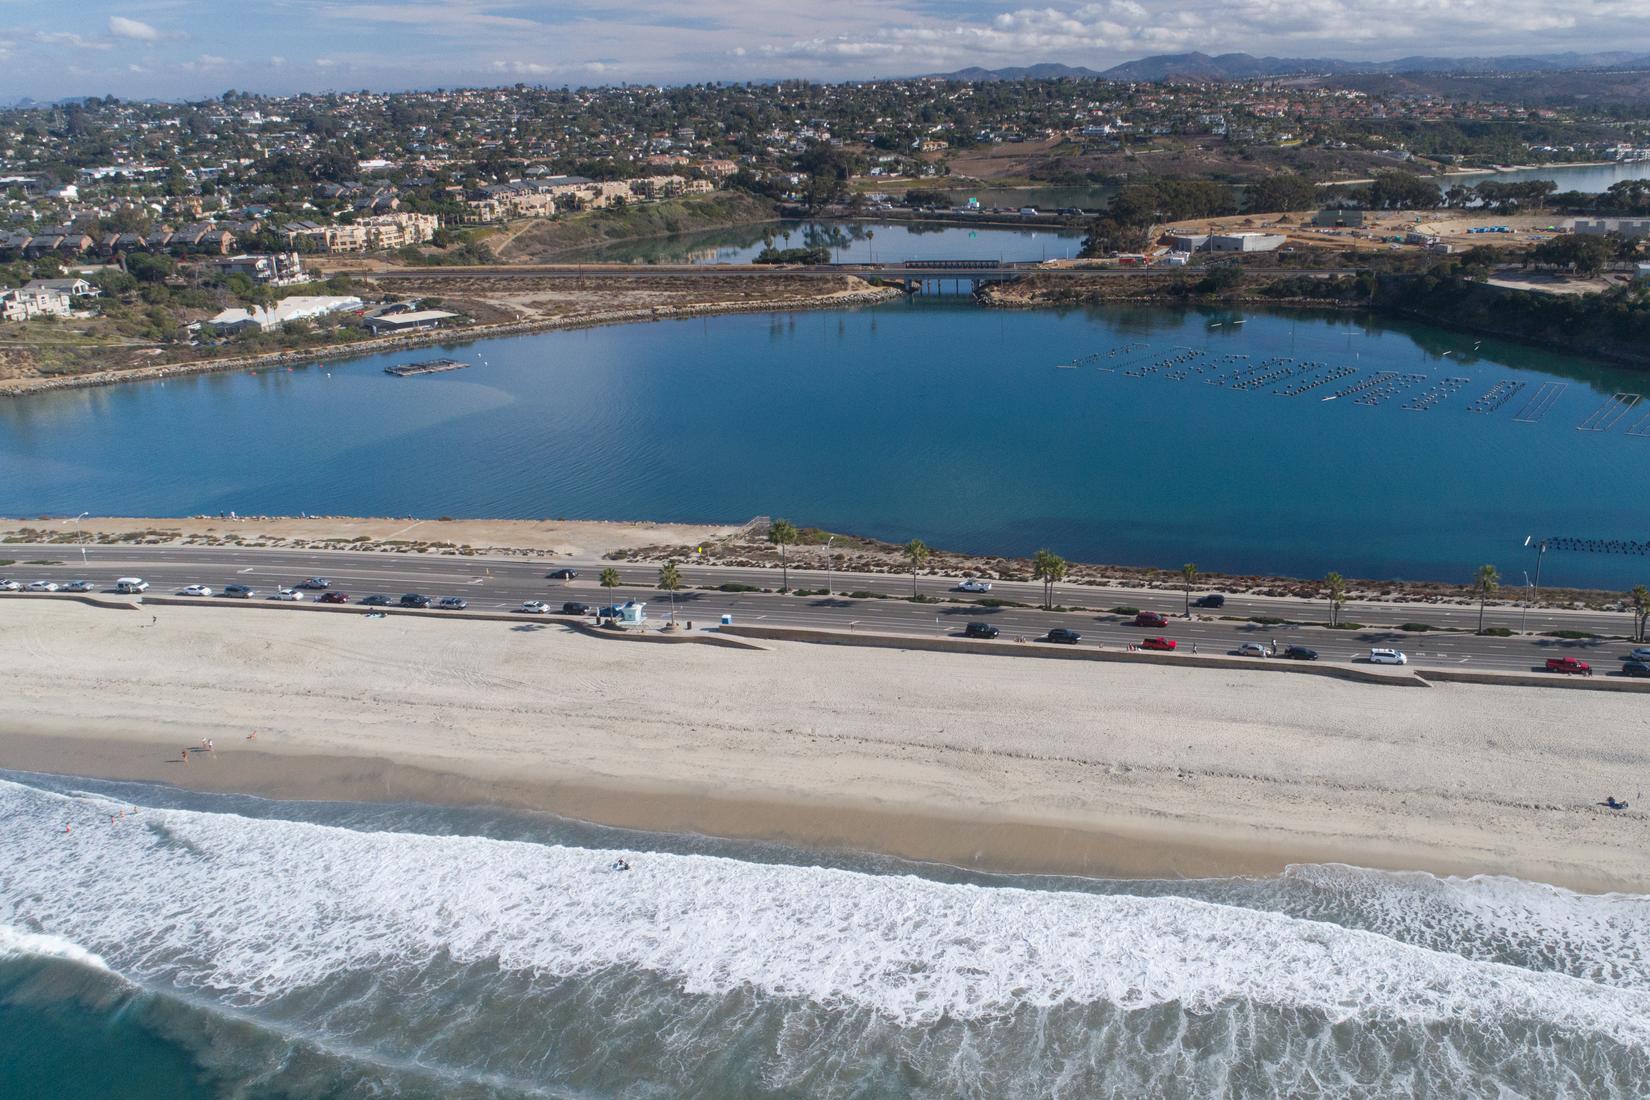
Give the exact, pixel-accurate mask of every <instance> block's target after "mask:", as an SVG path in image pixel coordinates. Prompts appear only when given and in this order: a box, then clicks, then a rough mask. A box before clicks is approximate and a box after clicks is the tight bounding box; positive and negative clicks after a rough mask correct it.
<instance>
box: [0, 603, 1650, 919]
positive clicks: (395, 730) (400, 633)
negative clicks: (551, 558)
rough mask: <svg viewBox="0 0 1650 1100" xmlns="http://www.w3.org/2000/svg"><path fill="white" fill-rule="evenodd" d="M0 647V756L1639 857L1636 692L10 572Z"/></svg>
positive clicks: (1016, 840)
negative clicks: (798, 640) (752, 638)
mask: <svg viewBox="0 0 1650 1100" xmlns="http://www.w3.org/2000/svg"><path fill="white" fill-rule="evenodd" d="M0 646H3V649H0V652H4V653H5V654H6V664H7V684H8V688H7V690H6V692H5V693H3V694H0V767H11V768H20V769H26V770H41V771H53V772H61V773H68V774H82V775H103V776H122V777H131V778H148V779H157V778H158V779H162V780H166V781H170V782H175V783H180V784H186V785H190V786H198V787H202V788H210V789H220V790H244V791H250V792H256V793H265V794H270V795H274V796H278V797H317V798H363V799H366V798H406V799H422V800H432V801H459V802H471V801H487V802H494V803H499V804H505V805H512V806H526V807H535V808H542V809H548V810H552V811H556V812H560V813H564V814H567V815H569V816H575V817H580V818H584V819H589V820H596V821H603V822H608V823H613V824H621V825H631V826H640V827H646V828H660V829H669V830H694V831H703V832H710V833H717V834H722V835H732V836H749V837H768V838H775V839H783V840H788V841H794V842H801V843H806V844H813V845H821V846H849V847H858V848H870V849H879V850H884V851H888V852H891V853H894V854H898V855H905V856H911V857H918V858H931V859H936V860H941V861H945V862H951V863H959V864H970V865H975V866H983V867H997V868H1018V869H1027V870H1050V871H1053V870H1078V871H1090V872H1101V873H1108V872H1109V873H1128V874H1217V873H1235V872H1264V871H1269V870H1273V869H1276V868H1279V867H1281V866H1282V865H1284V864H1285V863H1288V862H1302V861H1324V860H1341V861H1345V862H1351V863H1358V864H1363V865H1369V866H1379V867H1389V868H1414V869H1426V870H1436V871H1444V872H1464V873H1472V872H1500V873H1508V874H1513V875H1518V876H1520V877H1524V878H1532V879H1540V880H1546V881H1553V882H1559V883H1563V884H1566V885H1571V886H1575V887H1578V888H1583V889H1614V888H1620V889H1631V890H1637V891H1642V890H1645V889H1646V888H1650V861H1647V860H1646V859H1645V857H1644V851H1645V848H1646V842H1647V841H1650V818H1647V817H1646V816H1645V815H1644V814H1643V813H1642V811H1641V804H1640V803H1639V800H1638V797H1637V788H1638V785H1639V784H1641V783H1642V782H1643V779H1644V777H1645V776H1647V775H1650V740H1647V735H1650V717H1647V715H1646V712H1645V711H1644V708H1643V702H1642V700H1641V699H1639V698H1638V697H1637V696H1631V695H1615V694H1613V693H1602V692H1600V693H1594V692H1575V691H1543V690H1540V689H1529V688H1496V687H1478V686H1468V685H1445V686H1440V687H1436V688H1432V689H1413V688H1412V689H1399V688H1386V687H1376V686H1362V685H1356V684H1348V683H1341V682H1338V681H1333V680H1327V679H1319V678H1317V677H1308V676H1280V675H1277V674H1268V673H1255V672H1245V671H1239V670H1226V669H1220V670H1188V669H1176V668H1168V667H1141V666H1128V665H1118V664H1094V663H1088V662H1065V661H1037V660H1026V659H1018V658H1014V657H988V656H973V655H951V654H938V653H916V652H900V651H888V650H880V649H878V650H870V649H864V650H862V649H853V648H846V647H821V646H807V645H803V644H786V643H774V644H773V646H772V649H771V650H770V651H768V652H745V651H736V650H727V649H719V648H713V647H709V646H696V645H681V644H678V645H650V644H644V643H639V642H627V641H621V640H605V639H593V638H589V637H585V636H583V635H578V634H574V633H571V632H568V631H566V630H565V629H564V628H562V627H559V626H548V627H541V626H537V625H536V624H527V623H520V624H506V623H492V622H473V621H446V622H441V621H427V620H421V619H416V618H410V617H395V616H392V617H390V618H387V619H382V620H368V619H365V618H358V617H355V616H347V615H321V614H314V613H306V612H288V611H276V610H252V609H248V610H232V609H217V608H188V607H156V608H145V609H143V610H141V611H118V610H104V609H96V608H91V607H87V606H84V605H80V604H73V603H67V602H58V601H8V602H6V603H5V604H4V606H3V610H0ZM254 730H256V731H257V738H256V740H252V741H248V740H246V735H247V734H248V733H249V732H251V731H254ZM206 737H210V738H213V739H214V740H215V742H216V752H215V753H214V754H211V755H208V754H204V753H195V754H191V755H190V758H189V761H188V763H180V762H179V761H180V750H181V749H182V748H184V747H186V746H191V745H198V744H199V743H200V740H201V739H202V738H206ZM1612 793H1613V794H1616V795H1618V796H1621V797H1627V798H1630V799H1633V800H1634V806H1633V809H1632V810H1631V811H1629V812H1626V813H1611V812H1608V811H1606V810H1603V809H1602V808H1600V807H1599V806H1598V805H1597V803H1598V802H1599V801H1600V800H1601V799H1602V798H1603V797H1604V796H1605V795H1606V794H1612Z"/></svg>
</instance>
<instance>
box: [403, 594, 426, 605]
mask: <svg viewBox="0 0 1650 1100" xmlns="http://www.w3.org/2000/svg"><path fill="white" fill-rule="evenodd" d="M401 606H402V607H429V606H430V598H429V597H428V596H420V595H419V594H418V593H417V592H408V593H407V594H406V595H405V596H402V597H401Z"/></svg>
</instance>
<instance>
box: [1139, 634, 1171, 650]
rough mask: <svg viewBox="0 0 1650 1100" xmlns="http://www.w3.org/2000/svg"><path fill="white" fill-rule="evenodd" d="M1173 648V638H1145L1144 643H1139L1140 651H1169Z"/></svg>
mask: <svg viewBox="0 0 1650 1100" xmlns="http://www.w3.org/2000/svg"><path fill="white" fill-rule="evenodd" d="M1174 647H1175V640H1174V639H1173V638H1164V637H1161V636H1159V637H1156V638H1147V639H1146V640H1145V641H1143V642H1141V643H1140V648H1141V649H1160V650H1170V649H1173V648H1174Z"/></svg>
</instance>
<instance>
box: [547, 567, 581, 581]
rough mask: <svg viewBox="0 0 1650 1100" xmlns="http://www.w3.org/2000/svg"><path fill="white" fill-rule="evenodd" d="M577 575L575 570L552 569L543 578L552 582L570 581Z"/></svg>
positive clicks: (577, 572)
mask: <svg viewBox="0 0 1650 1100" xmlns="http://www.w3.org/2000/svg"><path fill="white" fill-rule="evenodd" d="M578 575H579V571H578V570H577V569H552V570H550V572H548V573H546V574H545V576H546V577H548V578H549V579H550V580H553V581H570V580H572V579H573V578H574V577H577V576H578Z"/></svg>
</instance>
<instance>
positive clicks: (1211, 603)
mask: <svg viewBox="0 0 1650 1100" xmlns="http://www.w3.org/2000/svg"><path fill="white" fill-rule="evenodd" d="M1192 606H1193V607H1225V606H1226V597H1225V596H1222V595H1221V594H1220V593H1219V592H1211V593H1209V594H1208V595H1207V596H1199V597H1198V598H1197V599H1195V600H1193V601H1192Z"/></svg>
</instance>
